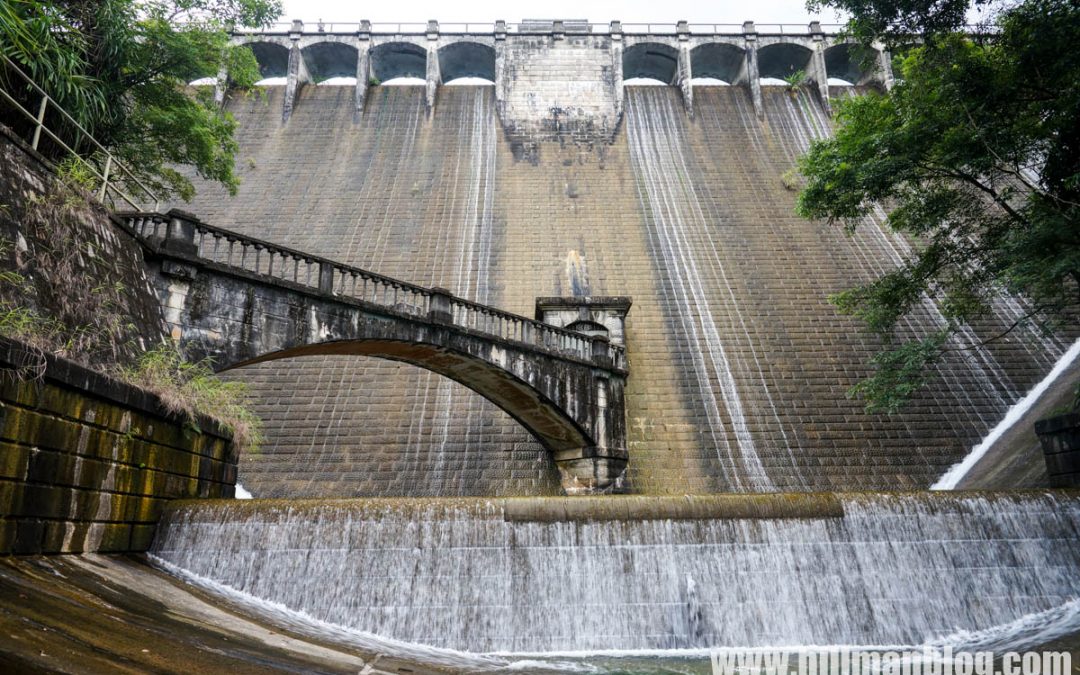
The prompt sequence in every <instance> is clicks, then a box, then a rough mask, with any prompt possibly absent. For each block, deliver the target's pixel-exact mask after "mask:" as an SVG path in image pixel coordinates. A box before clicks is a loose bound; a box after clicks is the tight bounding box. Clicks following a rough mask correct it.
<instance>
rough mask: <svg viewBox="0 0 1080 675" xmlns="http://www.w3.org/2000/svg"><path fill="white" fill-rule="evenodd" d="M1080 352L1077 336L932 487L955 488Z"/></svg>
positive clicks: (935, 488) (940, 488)
mask: <svg viewBox="0 0 1080 675" xmlns="http://www.w3.org/2000/svg"><path fill="white" fill-rule="evenodd" d="M1077 356H1080V340H1077V341H1076V342H1074V343H1073V345H1072V346H1071V347H1069V349H1068V351H1066V352H1065V353H1064V354H1062V355H1061V358H1060V359H1058V361H1057V363H1055V364H1054V367H1053V368H1052V369H1051V370H1050V372H1049V373H1048V374H1047V375H1046V377H1044V378H1043V380H1042V382H1039V383H1038V384H1037V385H1035V387H1034V388H1032V390H1031V391H1029V392H1028V393H1027V395H1026V396H1024V397H1023V398H1022V399H1020V400H1019V401H1017V402H1016V403H1015V404H1013V407H1011V408H1009V411H1008V412H1007V413H1005V417H1003V418H1001V421H1000V422H998V423H997V426H995V427H994V428H993V429H991V430H990V433H988V434H987V435H986V438H984V439H982V441H981V442H980V443H979V444H978V445H976V446H975V447H974V448H972V449H971V452H969V453H968V455H967V457H965V458H964V459H963V460H961V461H960V462H958V463H956V464H954V465H953V466H952V467H951V468H950V469H949V470H948V471H946V472H945V474H944V475H943V476H942V477H941V478H939V479H938V481H937V482H936V483H934V484H933V485H932V486H931V487H930V489H931V490H955V489H956V486H957V484H959V483H960V480H961V479H962V478H963V477H964V476H966V475H967V473H968V471H971V469H972V468H973V467H974V466H975V465H976V464H978V463H979V460H981V459H982V458H983V457H984V456H985V455H986V453H987V452H988V451H989V450H990V448H991V446H993V445H994V443H996V442H997V440H998V439H999V438H1001V437H1002V436H1003V435H1004V434H1005V432H1006V431H1008V430H1009V429H1010V428H1012V426H1013V425H1014V424H1016V422H1017V421H1019V420H1020V418H1022V417H1023V416H1024V414H1025V413H1027V411H1028V410H1030V409H1031V406H1033V405H1034V404H1035V402H1036V401H1038V400H1039V397H1040V396H1042V395H1043V393H1044V392H1045V391H1046V390H1047V389H1048V388H1049V387H1050V385H1051V384H1053V383H1054V381H1055V380H1056V379H1057V378H1058V377H1059V376H1060V375H1061V374H1062V373H1063V372H1065V369H1067V368H1068V367H1069V366H1070V365H1072V363H1073V361H1075V360H1076V357H1077Z"/></svg>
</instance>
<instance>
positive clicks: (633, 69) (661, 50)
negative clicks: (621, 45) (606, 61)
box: [623, 42, 679, 84]
mask: <svg viewBox="0 0 1080 675" xmlns="http://www.w3.org/2000/svg"><path fill="white" fill-rule="evenodd" d="M678 72H679V52H678V51H677V50H676V49H675V48H674V47H670V46H668V45H665V44H660V43H658V42H643V43H640V44H636V45H634V46H633V47H630V48H629V49H627V50H625V51H624V52H623V79H624V80H635V79H647V80H658V81H659V82H662V83H664V84H675V81H676V79H677V77H678Z"/></svg>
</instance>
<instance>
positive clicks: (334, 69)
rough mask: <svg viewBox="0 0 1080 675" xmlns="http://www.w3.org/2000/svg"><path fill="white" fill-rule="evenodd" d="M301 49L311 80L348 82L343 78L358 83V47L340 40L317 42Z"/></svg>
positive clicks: (317, 81)
mask: <svg viewBox="0 0 1080 675" xmlns="http://www.w3.org/2000/svg"><path fill="white" fill-rule="evenodd" d="M300 51H301V54H303V57H304V64H305V65H306V66H307V70H308V74H310V75H311V81H312V82H315V83H316V84H328V83H331V82H332V83H334V84H346V83H345V82H343V81H342V80H345V79H347V78H348V79H351V80H352V84H355V83H356V59H357V51H356V47H353V46H351V45H346V44H342V43H340V42H316V43H315V44H313V45H309V46H307V47H304V48H303V49H302V50H300Z"/></svg>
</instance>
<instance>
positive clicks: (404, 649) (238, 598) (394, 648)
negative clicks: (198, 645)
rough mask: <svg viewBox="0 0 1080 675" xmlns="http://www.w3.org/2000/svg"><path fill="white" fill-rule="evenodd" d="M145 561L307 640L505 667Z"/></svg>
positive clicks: (475, 667)
mask: <svg viewBox="0 0 1080 675" xmlns="http://www.w3.org/2000/svg"><path fill="white" fill-rule="evenodd" d="M146 557H147V559H148V560H149V561H150V562H151V563H153V564H154V565H155V566H157V567H160V568H161V569H162V570H164V571H166V572H168V573H169V574H171V575H173V576H174V577H177V578H179V579H181V580H183V581H186V582H187V583H189V584H191V585H192V586H196V587H198V588H201V589H203V590H205V591H209V592H211V593H214V594H217V595H220V596H222V597H224V598H225V599H227V600H229V601H232V602H235V603H236V604H238V605H241V606H242V607H244V608H245V609H249V610H252V611H254V612H256V613H257V614H259V615H261V616H263V617H266V618H268V619H270V620H272V621H274V622H276V623H279V624H281V625H282V626H285V627H287V628H290V629H293V630H295V631H297V632H299V633H302V634H304V635H307V636H309V637H315V638H322V639H331V640H333V641H334V642H337V643H339V644H342V645H347V646H349V647H353V648H357V649H362V650H365V651H370V652H376V653H378V654H393V655H395V656H400V657H404V658H407V659H414V660H417V661H421V662H423V663H431V664H436V665H440V666H446V667H452V668H460V669H465V668H468V669H469V670H470V672H477V671H484V670H493V669H496V668H504V667H506V666H507V665H509V664H508V663H507V662H506V661H504V660H502V659H497V658H494V657H491V656H486V655H480V654H471V653H469V652H460V651H455V650H453V649H443V648H439V647H429V646H426V645H420V644H416V643H412V642H404V641H401V640H395V639H393V638H384V637H382V636H379V635H374V634H372V633H367V632H364V631H360V630H356V629H353V628H348V627H346V626H342V625H340V624H336V623H330V622H329V621H323V620H321V619H317V618H315V617H313V616H311V615H310V614H308V613H306V612H303V611H299V610H295V609H290V608H289V607H286V606H285V605H282V604H281V603H277V602H273V601H271V600H264V599H262V598H258V597H256V596H254V595H251V594H250V593H245V592H244V591H240V590H237V589H235V588H233V587H231V586H226V585H225V584H222V583H218V582H217V581H214V580H213V579H209V578H207V577H204V576H201V575H199V574H195V573H194V572H191V571H189V570H186V569H184V568H182V567H178V566H177V565H173V564H172V563H170V562H168V561H167V560H164V559H162V558H159V557H158V556H156V555H154V554H153V553H147V554H146Z"/></svg>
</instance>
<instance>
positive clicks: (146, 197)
mask: <svg viewBox="0 0 1080 675" xmlns="http://www.w3.org/2000/svg"><path fill="white" fill-rule="evenodd" d="M0 59H2V63H3V65H4V67H5V68H6V69H7V72H8V73H10V74H12V75H14V76H15V80H16V83H17V82H19V81H21V82H22V83H23V84H24V85H25V87H26V91H27V92H28V93H30V94H31V98H37V99H38V103H37V105H36V112H31V111H30V110H27V109H26V108H25V107H23V105H22V104H21V103H20V102H19V100H18V99H17V98H16V97H15V95H14V94H15V92H14V91H9V89H11V88H12V84H11V83H8V82H4V83H3V86H0V97H2V98H3V100H4V102H5V103H7V105H8V106H10V109H11V110H12V111H14V112H16V113H18V114H20V115H21V116H22V117H24V118H25V119H26V121H27V122H29V123H30V128H31V129H33V132H32V134H31V135H30V138H29V139H27V140H28V142H29V143H30V147H31V148H33V149H34V150H37V149H38V147H39V146H40V144H41V141H42V136H45V137H47V138H48V139H50V140H51V141H52V142H53V143H55V144H56V145H58V146H59V147H60V148H63V150H64V151H65V152H67V153H68V155H70V156H71V157H72V158H74V159H75V160H76V161H77V162H79V163H80V164H82V165H83V166H85V167H86V168H87V169H89V170H90V172H91V173H93V175H94V177H95V178H97V180H98V181H99V184H98V188H97V197H98V199H99V200H100V201H102V202H106V201H112V202H115V200H116V199H119V200H120V201H123V202H125V203H127V204H129V205H130V206H131V207H133V208H135V209H142V208H148V207H149V205H153V208H154V210H155V211H156V210H157V209H158V207H159V206H160V204H161V200H160V199H159V198H158V196H157V195H155V194H154V192H153V191H152V190H150V188H148V187H146V185H145V184H144V183H143V182H142V181H140V180H139V179H138V177H136V176H135V174H133V173H132V172H131V170H130V169H128V168H127V167H126V166H124V164H123V163H122V162H120V160H118V159H117V158H116V156H115V155H113V154H112V153H111V152H109V150H108V149H107V148H106V147H105V146H104V145H102V144H101V143H99V142H98V141H97V139H96V138H94V137H93V136H92V135H90V132H88V131H87V130H86V129H85V128H84V127H83V126H82V125H81V124H79V122H78V121H76V119H75V118H74V117H72V116H71V115H70V114H68V112H67V111H66V110H64V109H63V108H62V107H60V105H59V104H58V103H57V102H56V101H55V100H53V98H52V97H51V96H49V94H48V92H46V91H45V90H44V89H42V88H41V87H39V86H38V84H37V83H36V82H34V81H33V80H32V79H31V78H30V76H29V75H27V74H26V73H25V72H23V69H22V68H20V67H19V66H18V65H17V64H16V63H15V62H14V61H12V60H11V59H9V58H8V57H7V56H6V55H4V54H0ZM15 86H18V84H16V85H15ZM50 110H53V111H55V112H56V113H58V114H59V115H60V118H61V119H62V120H64V121H65V122H66V123H67V125H70V127H72V128H73V129H75V130H76V131H77V133H78V134H81V136H76V139H71V138H69V139H67V140H65V139H63V138H61V136H60V132H59V130H54V129H50V128H49V125H48V124H47V123H46V120H47V118H48V117H49V111H50ZM80 141H82V142H85V143H89V144H90V145H91V146H92V147H93V148H94V149H95V154H96V155H97V156H98V157H101V158H103V161H104V165H103V166H102V167H101V168H100V169H99V167H98V166H97V165H96V164H95V163H94V162H92V161H90V160H89V159H87V158H86V157H84V156H82V155H81V154H80V153H78V152H76V151H75V149H74V148H72V146H73V145H78V144H79V142H80ZM118 176H119V177H120V178H119V180H118V179H117V177H118ZM120 184H123V185H125V186H132V187H134V188H135V189H136V190H138V191H139V192H140V193H141V195H142V197H143V199H141V200H140V199H136V198H135V197H133V196H131V195H129V194H128V193H127V192H125V191H124V190H122V189H121V187H120ZM129 189H130V188H129Z"/></svg>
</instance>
